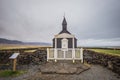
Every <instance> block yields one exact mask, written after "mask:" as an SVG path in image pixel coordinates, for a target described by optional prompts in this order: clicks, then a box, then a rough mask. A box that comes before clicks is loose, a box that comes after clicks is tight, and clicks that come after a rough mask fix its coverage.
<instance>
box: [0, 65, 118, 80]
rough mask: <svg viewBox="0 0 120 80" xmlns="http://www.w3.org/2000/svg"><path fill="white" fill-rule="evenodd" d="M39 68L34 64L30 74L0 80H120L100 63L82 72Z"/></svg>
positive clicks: (0, 79)
mask: <svg viewBox="0 0 120 80" xmlns="http://www.w3.org/2000/svg"><path fill="white" fill-rule="evenodd" d="M48 67H49V66H48ZM39 69H40V66H32V67H31V68H30V70H29V73H28V74H25V75H23V76H19V77H16V78H9V79H8V78H0V80H120V76H118V75H117V74H116V73H113V72H112V71H111V70H108V69H106V68H105V67H102V66H100V65H92V66H91V68H90V69H88V70H86V71H84V72H82V73H80V74H41V73H40V70H39Z"/></svg>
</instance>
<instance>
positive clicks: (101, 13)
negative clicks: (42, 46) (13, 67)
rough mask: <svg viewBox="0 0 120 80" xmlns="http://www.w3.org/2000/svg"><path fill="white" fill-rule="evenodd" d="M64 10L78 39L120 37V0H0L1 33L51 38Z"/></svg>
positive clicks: (11, 36) (23, 37)
mask: <svg viewBox="0 0 120 80" xmlns="http://www.w3.org/2000/svg"><path fill="white" fill-rule="evenodd" d="M64 12H65V16H66V19H67V22H68V30H69V31H70V32H71V33H73V34H75V35H76V37H77V38H78V41H81V40H89V39H92V40H93V41H96V40H102V42H104V41H105V40H106V39H107V40H108V39H110V40H111V39H117V38H120V32H119V31H120V22H119V21H120V15H119V14H120V1H119V0H0V37H5V38H9V39H17V40H22V41H37V42H39V41H42V42H44V41H45V42H51V41H52V38H53V37H54V35H55V34H57V33H59V32H60V30H61V28H62V27H61V22H62V19H63V15H64ZM115 41H116V42H117V41H119V40H113V41H112V42H113V43H114V42H115ZM105 42H106V41H105ZM105 42H104V43H105ZM91 43H92V41H91ZM91 43H89V44H91ZM106 44H107V43H106ZM113 45H114V44H113Z"/></svg>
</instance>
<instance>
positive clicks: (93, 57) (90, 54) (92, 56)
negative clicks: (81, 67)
mask: <svg viewBox="0 0 120 80" xmlns="http://www.w3.org/2000/svg"><path fill="white" fill-rule="evenodd" d="M84 61H86V62H87V63H90V64H100V65H102V66H105V67H107V68H109V69H111V70H112V71H114V72H116V73H118V74H119V75H120V57H118V56H112V55H107V54H101V53H97V52H94V51H90V50H84Z"/></svg>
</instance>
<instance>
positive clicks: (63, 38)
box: [47, 17, 83, 62]
mask: <svg viewBox="0 0 120 80" xmlns="http://www.w3.org/2000/svg"><path fill="white" fill-rule="evenodd" d="M47 60H55V62H57V60H73V62H75V60H81V62H83V50H82V48H81V49H79V48H77V39H76V37H75V36H74V35H73V34H71V33H70V32H69V31H68V30H67V21H66V19H65V17H64V19H63V22H62V31H61V32H60V33H59V34H57V35H55V36H54V38H53V48H48V49H47Z"/></svg>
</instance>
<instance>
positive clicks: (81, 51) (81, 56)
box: [80, 48, 83, 63]
mask: <svg viewBox="0 0 120 80" xmlns="http://www.w3.org/2000/svg"><path fill="white" fill-rule="evenodd" d="M80 54H81V55H80V58H81V63H83V48H81V49H80Z"/></svg>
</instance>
